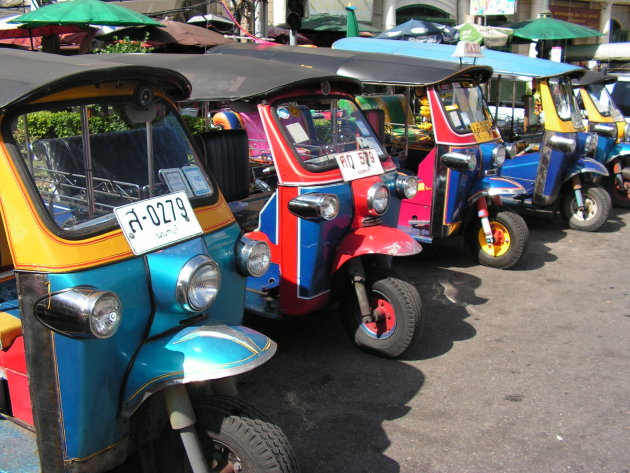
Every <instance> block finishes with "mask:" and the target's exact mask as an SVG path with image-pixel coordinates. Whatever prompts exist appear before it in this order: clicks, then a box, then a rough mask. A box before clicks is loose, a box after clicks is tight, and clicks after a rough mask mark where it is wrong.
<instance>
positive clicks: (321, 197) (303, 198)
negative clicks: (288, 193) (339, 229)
mask: <svg viewBox="0 0 630 473" xmlns="http://www.w3.org/2000/svg"><path fill="white" fill-rule="evenodd" d="M289 211H290V212H291V213H292V214H293V215H296V216H298V217H300V218H304V219H307V220H320V219H322V218H323V219H324V220H332V219H333V218H335V217H336V216H337V214H338V213H339V198H338V197H337V196H336V195H335V194H319V193H312V194H303V195H299V196H297V197H295V198H293V199H291V200H290V201H289Z"/></svg>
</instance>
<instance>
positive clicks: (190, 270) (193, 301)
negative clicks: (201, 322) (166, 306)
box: [175, 255, 221, 312]
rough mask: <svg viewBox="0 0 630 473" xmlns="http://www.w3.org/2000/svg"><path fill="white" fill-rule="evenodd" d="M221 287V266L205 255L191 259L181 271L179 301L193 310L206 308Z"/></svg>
mask: <svg viewBox="0 0 630 473" xmlns="http://www.w3.org/2000/svg"><path fill="white" fill-rule="evenodd" d="M220 287H221V271H220V270H219V266H218V265H217V264H216V263H215V262H214V261H213V260H212V259H211V258H210V257H209V256H205V255H197V256H195V257H194V258H192V259H190V260H189V261H188V262H187V263H186V264H185V265H184V267H183V268H182V270H181V271H180V272H179V276H178V277H177V286H176V289H175V292H176V297H177V302H178V303H179V305H180V306H181V307H183V308H184V309H186V310H189V311H191V312H201V311H204V310H206V309H207V308H208V307H210V305H211V304H212V303H213V302H214V300H215V299H216V297H217V294H218V293H219V288H220Z"/></svg>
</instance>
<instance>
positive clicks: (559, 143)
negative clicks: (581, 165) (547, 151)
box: [547, 135, 577, 153]
mask: <svg viewBox="0 0 630 473" xmlns="http://www.w3.org/2000/svg"><path fill="white" fill-rule="evenodd" d="M547 145H548V146H549V147H550V148H553V149H556V150H558V151H563V152H565V153H573V152H575V147H576V146H577V144H576V142H575V140H574V139H573V138H567V137H566V136H562V135H550V136H549V138H548V139H547Z"/></svg>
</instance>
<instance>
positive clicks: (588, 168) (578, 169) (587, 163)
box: [564, 158, 608, 181]
mask: <svg viewBox="0 0 630 473" xmlns="http://www.w3.org/2000/svg"><path fill="white" fill-rule="evenodd" d="M583 172H590V173H594V174H601V175H602V176H608V170H607V169H606V166H604V165H603V164H602V163H600V162H598V161H595V160H594V159H591V158H580V159H577V160H576V161H575V162H574V163H572V164H571V166H569V169H567V172H566V174H565V176H564V180H565V181H567V180H569V179H571V177H572V176H575V175H576V174H580V173H583Z"/></svg>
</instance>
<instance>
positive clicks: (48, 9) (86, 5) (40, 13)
mask: <svg viewBox="0 0 630 473" xmlns="http://www.w3.org/2000/svg"><path fill="white" fill-rule="evenodd" d="M11 23H19V24H20V25H21V28H36V27H38V26H44V25H80V26H86V27H87V26H88V25H107V26H140V25H153V26H162V25H161V24H160V23H158V22H157V21H155V20H153V19H151V18H149V17H148V16H145V15H142V14H140V13H136V12H134V11H131V10H129V9H128V8H125V7H121V6H118V5H114V4H113V3H108V2H101V1H100V0H72V1H69V2H61V3H53V4H51V5H46V6H44V7H41V8H38V9H37V10H33V11H31V12H29V13H26V14H24V15H22V16H19V17H17V18H15V19H13V20H11Z"/></svg>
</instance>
